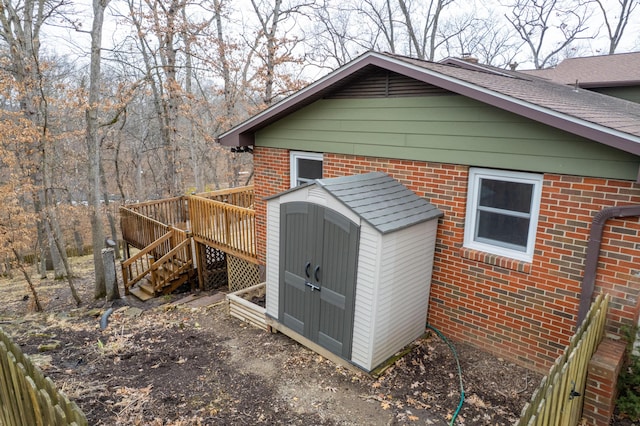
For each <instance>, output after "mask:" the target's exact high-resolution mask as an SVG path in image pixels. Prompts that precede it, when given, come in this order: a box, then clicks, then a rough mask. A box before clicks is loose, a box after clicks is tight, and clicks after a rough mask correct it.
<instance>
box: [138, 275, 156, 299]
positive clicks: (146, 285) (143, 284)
mask: <svg viewBox="0 0 640 426" xmlns="http://www.w3.org/2000/svg"><path fill="white" fill-rule="evenodd" d="M138 287H139V288H140V289H141V290H142V291H144V292H145V293H147V294H148V295H150V296H151V297H153V296H155V294H156V291H155V289H154V288H153V284H151V283H150V282H149V281H148V280H146V279H143V280H142V281H140V282H139V283H138Z"/></svg>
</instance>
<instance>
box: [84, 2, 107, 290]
mask: <svg viewBox="0 0 640 426" xmlns="http://www.w3.org/2000/svg"><path fill="white" fill-rule="evenodd" d="M108 4H109V0H93V24H92V27H91V63H90V70H89V99H88V104H87V108H86V111H85V117H86V143H87V155H88V157H89V169H88V178H89V179H88V180H89V211H90V217H91V235H92V246H93V266H94V269H95V280H96V282H95V291H94V297H95V298H96V299H98V298H101V297H104V296H106V294H107V289H106V282H105V274H104V265H103V263H102V258H101V257H100V252H101V250H102V248H103V247H104V228H103V223H102V217H101V215H100V194H101V181H100V163H101V159H100V139H99V137H98V127H99V123H98V112H99V102H100V86H101V79H100V67H101V59H102V54H101V48H102V25H103V22H104V12H105V9H106V8H107V5H108Z"/></svg>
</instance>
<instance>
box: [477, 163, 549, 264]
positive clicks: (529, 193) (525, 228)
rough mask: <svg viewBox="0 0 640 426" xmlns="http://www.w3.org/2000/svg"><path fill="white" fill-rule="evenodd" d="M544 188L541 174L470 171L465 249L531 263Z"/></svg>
mask: <svg viewBox="0 0 640 426" xmlns="http://www.w3.org/2000/svg"><path fill="white" fill-rule="evenodd" d="M541 188H542V176H541V175H536V174H532V173H517V172H508V171H501V170H489V169H471V170H470V171H469V192H468V194H467V218H466V223H465V233H464V245H465V247H468V248H471V249H476V250H481V251H485V252H488V253H492V254H496V255H499V256H506V257H510V258H513V259H517V260H523V261H527V262H530V261H531V260H532V258H533V247H534V245H535V233H536V227H537V224H538V211H539V209H540V193H541Z"/></svg>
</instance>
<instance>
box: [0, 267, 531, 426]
mask: <svg viewBox="0 0 640 426" xmlns="http://www.w3.org/2000/svg"><path fill="white" fill-rule="evenodd" d="M73 262H74V271H75V274H76V278H74V282H75V284H76V286H77V287H78V290H79V291H80V294H81V295H82V298H83V301H84V303H83V306H81V307H80V308H75V306H73V304H72V302H71V298H70V295H69V290H68V287H67V284H66V282H61V281H53V280H38V279H36V281H35V283H36V285H37V289H38V291H39V295H40V298H41V301H42V302H43V304H44V305H45V309H46V311H45V312H44V313H41V314H35V313H33V312H31V311H30V309H31V308H32V305H33V303H32V302H33V301H32V297H28V298H27V297H26V296H27V295H28V294H29V293H28V290H27V286H26V284H25V282H24V281H22V280H20V279H19V277H18V276H17V274H15V275H16V276H15V278H14V279H12V280H11V279H8V278H2V279H0V303H1V304H2V305H1V306H2V308H0V309H1V310H0V327H2V328H3V329H4V330H5V331H6V332H8V333H9V334H11V336H12V337H13V339H14V340H15V341H16V342H17V343H18V344H19V345H20V346H21V348H22V350H23V351H24V352H25V353H27V354H29V355H31V356H32V358H33V359H34V360H35V362H37V363H38V364H39V365H40V367H41V368H42V369H43V370H44V372H45V373H46V374H47V375H49V376H50V377H51V378H52V379H53V381H54V382H55V383H56V385H57V386H58V387H59V388H60V389H62V390H63V391H64V392H65V393H66V394H67V395H68V396H69V397H70V398H72V399H73V400H75V401H76V402H77V403H78V405H79V406H80V408H81V409H82V410H83V411H84V413H85V414H86V415H87V418H88V420H89V424H91V425H214V424H215V425H222V424H225V425H226V424H229V425H245V424H246V425H249V424H251V425H253V424H283V425H285V424H286V425H404V424H428V425H446V424H449V422H450V420H451V418H452V417H453V416H454V413H455V411H456V408H457V407H458V404H459V401H460V379H459V376H458V368H457V366H456V361H455V357H454V355H453V353H452V351H451V349H450V348H449V346H447V344H445V343H444V342H443V341H442V340H441V339H440V338H438V337H437V336H435V335H430V334H426V335H425V336H424V337H423V338H422V339H420V340H419V341H418V342H416V345H415V347H414V348H413V350H411V351H410V352H409V353H408V354H407V355H405V356H404V357H402V358H400V359H399V360H398V361H396V362H395V363H394V364H393V365H392V366H391V367H390V368H389V369H388V370H386V371H385V373H384V374H383V375H382V376H381V377H378V378H374V377H371V376H369V375H367V374H365V373H359V372H355V371H352V370H351V369H346V368H344V367H340V366H337V365H335V364H333V363H332V362H330V361H328V360H326V359H324V358H323V357H321V356H319V355H317V354H315V353H314V352H311V351H310V350H308V349H306V348H304V347H302V346H301V345H299V344H298V343H296V342H295V341H293V340H291V339H289V338H288V337H286V336H284V335H282V334H270V333H267V332H265V331H262V330H259V329H257V328H254V327H252V326H249V325H246V324H244V323H243V322H241V321H239V320H237V319H235V318H232V317H230V316H229V315H228V314H227V312H226V305H225V304H224V303H220V304H217V305H214V306H209V307H200V308H193V307H189V306H188V305H176V304H174V302H176V301H177V300H179V299H180V298H181V297H184V296H186V295H185V294H181V295H172V296H168V297H162V298H157V299H154V300H153V301H149V302H146V303H142V302H140V301H138V300H137V299H130V298H123V299H121V300H119V301H116V302H115V303H114V304H113V308H114V310H115V311H114V313H113V314H112V315H111V316H110V318H109V323H108V326H107V327H106V329H104V330H101V329H100V325H99V320H100V316H101V315H102V313H103V312H104V311H105V310H106V309H107V307H108V306H109V305H106V304H105V303H103V302H91V297H92V294H93V288H92V281H91V276H92V272H91V262H92V259H91V257H82V258H76V259H73ZM25 299H26V300H25ZM455 349H456V351H457V354H458V359H459V362H460V367H461V370H462V381H463V386H464V391H465V396H466V397H465V400H464V403H463V405H462V408H461V410H460V412H459V414H458V416H457V417H456V421H455V423H456V424H469V425H507V424H512V423H513V422H514V421H515V420H517V418H518V417H519V414H520V411H521V409H522V407H523V406H524V405H525V403H526V401H527V400H528V399H529V398H530V397H531V393H532V392H533V390H534V389H535V388H536V387H537V385H538V384H539V383H540V379H541V377H540V375H538V374H535V373H532V372H530V371H527V370H526V369H524V368H521V367H518V366H516V365H514V364H512V363H509V362H507V361H505V360H502V359H500V358H496V357H494V356H491V355H489V354H488V353H485V352H482V351H479V350H477V349H474V348H471V347H469V346H466V345H462V344H457V343H456V344H455Z"/></svg>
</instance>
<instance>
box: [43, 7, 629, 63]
mask: <svg viewBox="0 0 640 426" xmlns="http://www.w3.org/2000/svg"><path fill="white" fill-rule="evenodd" d="M475 1H476V3H477V10H478V11H479V14H490V15H498V14H504V13H505V12H506V10H505V9H503V8H501V6H500V5H499V3H498V1H495V0H475ZM606 1H608V2H609V3H610V4H611V5H614V4H616V3H617V0H606ZM72 2H73V8H74V11H75V14H76V18H75V19H76V21H77V22H78V23H79V24H80V27H81V30H80V31H76V30H74V29H70V28H68V26H66V28H65V24H63V23H58V25H56V26H50V27H48V28H47V29H46V30H45V37H43V38H42V41H43V46H44V47H45V49H47V50H49V51H54V52H56V53H58V54H63V55H65V56H67V57H68V58H69V59H71V60H73V61H78V62H79V63H84V64H87V63H88V61H89V59H88V58H89V55H88V53H89V45H90V37H89V33H88V32H89V31H90V29H91V24H92V6H91V0H72ZM463 3H464V5H465V7H468V5H469V3H470V2H469V0H464V1H461V0H458V4H463ZM123 5H124V4H123V3H122V2H121V1H120V0H111V2H110V5H109V9H108V10H107V12H106V14H105V25H104V29H103V48H105V49H110V48H111V47H112V46H113V45H114V43H115V41H117V40H118V39H120V38H121V37H123V35H124V32H126V31H127V29H126V28H123V27H121V26H119V24H118V23H117V18H115V17H114V12H115V11H116V10H117V9H122V8H123ZM233 6H234V8H236V10H237V12H238V13H241V12H242V10H243V9H244V10H249V9H250V7H251V6H250V4H249V3H248V0H234V1H233ZM454 6H455V3H454ZM639 9H640V7H639ZM454 10H455V9H454ZM460 10H463V9H461V8H458V11H460ZM637 12H640V10H638V11H637ZM454 13H455V12H454ZM250 15H251V14H249V13H245V14H244V16H242V18H239V19H240V20H244V21H246V20H247V16H250ZM626 31H627V33H626V37H625V39H624V40H623V42H622V43H621V44H620V46H619V48H618V50H617V53H623V52H628V51H640V13H636V19H634V20H633V21H632V22H630V24H629V27H628V28H627V30H626ZM600 33H601V34H602V35H604V33H605V31H604V28H603V29H601V31H600ZM583 44H584V47H581V49H580V50H579V51H578V54H577V56H590V55H599V54H604V53H605V52H606V46H607V45H608V41H607V40H606V38H603V37H602V36H601V37H600V38H599V39H595V40H588V41H585V42H584V43H583ZM526 55H528V52H527V51H526V50H525V49H523V53H522V54H521V55H519V57H518V58H517V62H519V63H520V65H519V67H518V69H530V68H533V63H532V62H530V61H527V60H526V58H525V56H526ZM323 72H326V70H325V71H323Z"/></svg>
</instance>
